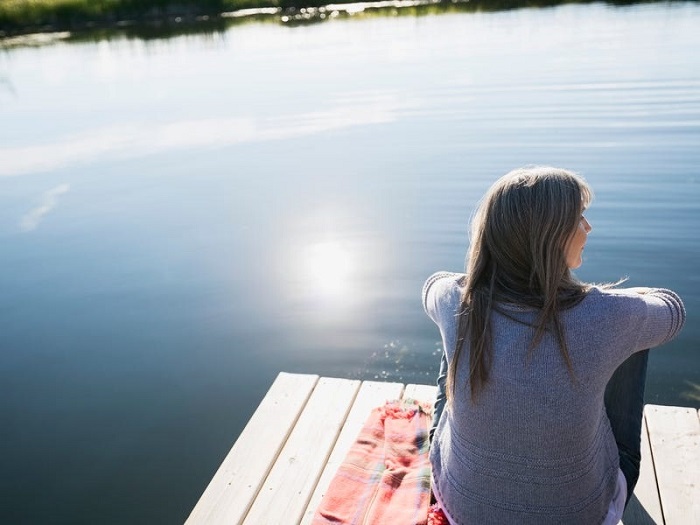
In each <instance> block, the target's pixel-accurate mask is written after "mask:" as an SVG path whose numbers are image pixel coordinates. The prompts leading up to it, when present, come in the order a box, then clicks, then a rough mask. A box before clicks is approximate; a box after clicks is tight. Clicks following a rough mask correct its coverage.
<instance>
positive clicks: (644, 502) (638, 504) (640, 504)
mask: <svg viewBox="0 0 700 525" xmlns="http://www.w3.org/2000/svg"><path fill="white" fill-rule="evenodd" d="M663 522H664V517H663V514H662V512H661V502H660V501H659V489H658V487H657V485H656V470H655V469H654V460H653V458H652V455H651V446H650V445H649V434H648V430H647V422H646V416H643V417H642V462H641V464H640V471H639V481H637V486H636V487H635V488H634V494H632V498H631V499H630V502H629V504H628V505H627V508H626V509H625V514H624V516H623V517H622V523H623V524H625V525H656V524H658V525H661V524H663Z"/></svg>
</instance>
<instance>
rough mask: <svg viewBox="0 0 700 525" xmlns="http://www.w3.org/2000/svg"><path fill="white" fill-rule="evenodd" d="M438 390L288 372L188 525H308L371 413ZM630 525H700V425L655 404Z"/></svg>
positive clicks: (693, 415) (687, 411)
mask: <svg viewBox="0 0 700 525" xmlns="http://www.w3.org/2000/svg"><path fill="white" fill-rule="evenodd" d="M435 391H436V389H435V387H434V386H428V385H406V386H404V385H402V384H400V383H381V382H374V381H356V380H349V379H337V378H328V377H321V378H319V377H318V376H316V375H305V374H287V373H281V374H279V376H278V377H277V379H276V380H275V382H274V383H273V385H272V387H271V388H270V390H269V391H268V393H267V395H266V396H265V398H264V399H263V400H262V402H261V403H260V406H259V407H258V409H257V410H256V412H255V413H254V414H253V417H252V418H251V419H250V421H249V422H248V425H247V426H246V427H245V429H244V431H243V433H242V434H241V436H240V437H239V438H238V440H237V441H236V443H235V444H234V445H233V448H232V449H231V451H230V452H229V453H228V455H227V456H226V458H225V459H224V461H223V463H222V464H221V466H220V467H219V469H218V471H217V472H216V474H215V475H214V478H213V479H212V480H211V482H210V483H209V486H208V487H207V488H206V490H205V491H204V493H203V494H202V497H201V498H200V499H199V502H198V503H197V505H196V506H195V508H194V509H193V510H192V513H191V514H190V516H189V518H188V519H187V522H186V524H187V525H195V524H219V523H221V524H245V525H287V524H289V525H292V524H308V523H310V522H311V519H312V518H313V514H314V511H315V509H316V507H317V506H318V504H319V502H320V501H321V498H322V496H323V494H324V491H325V490H326V488H327V487H328V485H329V484H330V481H331V479H332V478H333V476H334V474H335V471H336V469H337V468H338V466H339V465H340V463H341V462H342V461H343V459H344V458H345V455H346V453H347V451H348V450H349V449H350V446H351V445H352V443H353V442H354V440H355V438H356V437H357V434H358V433H359V431H360V429H361V428H362V425H363V424H364V422H365V420H366V419H367V416H368V415H369V414H370V411H371V410H372V409H373V408H374V407H376V406H379V405H381V404H383V403H384V402H385V401H386V400H388V399H398V398H401V397H411V398H414V399H419V400H422V401H428V402H431V403H432V400H433V399H434V397H435ZM623 523H624V525H637V524H643V525H646V524H659V525H660V524H668V525H700V419H699V414H698V411H697V410H695V409H692V408H683V407H667V406H658V405H647V406H646V407H645V410H644V426H643V432H642V467H641V474H640V478H639V483H638V484H637V487H636V489H635V493H634V495H633V498H632V501H631V502H630V505H629V506H628V508H627V511H626V512H625V516H624V518H623Z"/></svg>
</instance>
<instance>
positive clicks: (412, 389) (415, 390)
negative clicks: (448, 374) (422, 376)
mask: <svg viewBox="0 0 700 525" xmlns="http://www.w3.org/2000/svg"><path fill="white" fill-rule="evenodd" d="M435 396H437V387H436V386H433V385H406V389H405V390H404V391H403V397H404V398H406V399H407V398H412V399H417V400H418V401H424V402H426V403H429V404H430V405H432V404H433V403H434V402H435Z"/></svg>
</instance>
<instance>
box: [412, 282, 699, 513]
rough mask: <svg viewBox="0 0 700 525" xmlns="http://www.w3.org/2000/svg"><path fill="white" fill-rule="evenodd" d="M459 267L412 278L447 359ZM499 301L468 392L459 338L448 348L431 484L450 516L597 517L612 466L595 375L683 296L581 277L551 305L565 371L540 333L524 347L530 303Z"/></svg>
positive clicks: (608, 491) (603, 377)
mask: <svg viewBox="0 0 700 525" xmlns="http://www.w3.org/2000/svg"><path fill="white" fill-rule="evenodd" d="M460 277H462V275H461V274H454V273H447V272H439V273H437V274H434V275H433V276H431V277H430V278H429V279H428V280H427V281H426V283H425V285H424V287H423V306H424V308H425V311H426V312H427V313H428V315H429V316H430V318H431V319H432V320H433V321H434V322H435V323H436V324H437V325H438V327H439V329H440V333H441V336H442V341H443V345H444V349H445V356H446V359H447V362H448V363H450V362H451V361H452V358H453V356H454V350H455V343H456V333H457V320H458V317H457V313H458V312H459V308H460V296H461V292H462V290H461V288H460V286H459V284H458V281H459V279H460ZM499 308H500V309H501V310H503V312H505V313H506V314H507V315H503V314H500V313H497V312H494V313H493V314H492V322H493V328H494V330H493V333H494V346H493V349H494V352H493V362H492V368H491V372H490V377H489V381H488V383H487V384H486V386H485V388H484V389H483V390H482V391H481V393H480V394H479V398H478V400H477V402H476V403H472V402H471V400H470V397H469V393H468V392H469V388H468V376H469V370H468V363H469V355H468V348H467V347H465V349H464V351H466V352H467V353H466V354H464V356H463V358H462V359H460V363H459V369H458V370H457V381H456V393H457V394H456V395H455V399H454V400H453V403H452V405H451V407H448V408H446V409H445V411H444V412H443V414H442V416H441V417H440V421H439V423H438V427H437V430H436V432H435V438H434V440H433V443H432V445H431V451H430V460H431V463H432V468H433V479H434V486H433V490H434V491H435V492H436V493H437V495H438V497H439V499H440V501H441V502H442V503H443V505H444V506H445V509H446V511H447V512H448V514H449V515H450V516H452V518H454V519H455V520H456V524H455V525H461V524H464V525H471V524H480V525H481V524H488V523H494V524H496V523H497V524H510V523H518V524H537V525H542V524H548V523H565V524H585V525H589V524H599V523H602V521H603V519H604V518H605V515H606V513H607V510H608V507H609V504H610V501H611V499H612V497H613V493H614V491H615V486H616V479H617V472H618V467H619V459H618V450H617V446H616V444H615V439H614V437H613V435H612V431H611V429H610V422H609V421H608V418H607V416H606V413H605V408H604V405H603V394H604V391H605V386H606V384H607V382H608V380H609V379H610V377H611V376H612V374H613V372H614V371H615V369H616V368H617V367H618V366H619V365H620V364H621V363H622V362H623V361H624V360H625V359H626V358H627V357H629V356H630V355H631V354H632V353H634V352H638V351H640V350H644V349H646V348H651V347H655V346H658V345H661V344H663V343H666V342H667V341H669V340H671V339H672V338H673V337H674V336H675V335H676V334H677V333H678V332H679V331H680V329H681V327H682V325H683V322H684V320H685V309H684V307H683V303H682V302H681V300H680V298H679V297H678V296H677V295H676V294H675V293H674V292H672V291H670V290H662V289H653V290H652V291H651V292H649V293H647V294H644V295H641V294H638V293H636V292H634V291H632V290H625V289H613V290H603V289H599V288H593V289H592V290H591V291H590V292H589V293H588V294H587V295H586V297H585V298H584V299H583V301H581V303H579V304H578V305H577V306H575V307H573V308H571V309H569V310H565V311H563V312H562V314H561V319H562V322H563V325H564V328H565V330H566V337H567V345H568V347H569V354H570V356H571V361H572V364H573V369H574V374H575V378H576V381H575V382H574V381H572V379H571V377H570V375H569V372H568V371H567V369H566V365H565V364H564V361H563V359H562V357H561V354H560V352H559V349H558V346H557V344H556V341H555V340H554V338H553V337H551V334H549V333H547V334H545V337H544V339H543V340H542V342H541V343H540V344H539V346H538V347H537V348H536V349H535V350H534V352H533V353H532V355H531V356H530V357H529V358H528V357H527V354H528V345H529V342H530V341H531V338H532V335H533V334H532V333H533V329H532V328H531V327H530V325H531V324H532V323H533V322H534V320H535V315H536V311H535V310H534V309H528V308H523V307H519V306H515V305H504V304H500V305H499ZM513 318H515V319H517V321H516V320H514V319H513ZM519 321H520V322H519ZM528 323H530V325H528Z"/></svg>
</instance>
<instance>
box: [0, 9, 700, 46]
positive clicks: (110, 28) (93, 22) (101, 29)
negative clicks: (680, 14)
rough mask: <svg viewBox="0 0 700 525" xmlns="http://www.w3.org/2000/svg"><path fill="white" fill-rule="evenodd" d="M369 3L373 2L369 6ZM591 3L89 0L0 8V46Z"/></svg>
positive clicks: (152, 37)
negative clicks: (49, 35) (17, 41)
mask: <svg viewBox="0 0 700 525" xmlns="http://www.w3.org/2000/svg"><path fill="white" fill-rule="evenodd" d="M661 1H662V0H605V1H604V2H603V3H604V4H607V5H611V6H629V5H634V4H650V3H660V2H661ZM694 1H696V2H697V1H698V0H694ZM0 3H1V2H0ZM330 3H332V4H334V9H333V10H329V9H327V8H326V7H324V6H327V5H329V4H330ZM354 3H363V4H364V5H363V6H362V8H361V9H357V8H352V7H347V8H346V7H344V6H343V4H345V5H348V4H354ZM373 3H374V4H375V5H372V4H373ZM591 3H600V0H529V1H528V2H523V1H522V0H407V1H406V2H404V5H402V3H401V1H400V0H399V1H395V2H392V1H387V0H374V1H373V0H369V1H367V2H362V0H239V1H235V2H234V1H231V0H198V1H197V2H191V1H190V2H187V1H185V2H179V3H177V2H173V3H172V4H171V3H170V2H167V1H165V2H164V1H162V0H143V1H140V2H130V1H126V0H121V1H117V2H114V3H113V4H112V7H109V5H108V4H107V3H102V2H95V3H94V4H90V3H85V4H84V5H83V4H76V7H66V6H64V8H62V9H61V10H57V9H54V8H51V7H48V6H47V5H43V4H41V2H40V3H39V6H40V7H41V9H35V10H33V11H31V13H29V12H27V14H24V15H21V14H18V13H15V14H14V15H12V16H10V15H9V14H8V12H3V11H2V10H1V9H0V47H1V46H2V36H10V35H12V34H27V33H31V32H35V31H37V30H45V29H44V28H47V27H48V28H51V30H54V31H55V30H71V31H78V32H77V33H73V34H72V35H71V36H70V38H69V40H71V41H91V40H108V39H110V38H115V37H119V38H123V37H126V38H134V39H140V40H152V39H163V38H169V37H174V36H183V35H188V34H197V35H202V34H204V35H206V34H210V35H212V36H217V35H219V34H220V33H223V32H224V31H225V30H226V29H228V28H230V27H231V26H233V25H239V24H244V23H248V22H252V21H257V22H259V21H269V22H274V23H284V24H309V23H319V22H324V21H326V20H329V19H331V18H336V17H350V16H352V17H360V18H362V17H368V16H425V15H435V14H443V13H455V12H465V13H468V12H493V11H507V10H513V9H519V8H524V7H528V8H533V7H553V6H557V5H562V4H591ZM405 4H408V5H405ZM90 5H92V7H90ZM81 6H82V7H81ZM85 6H88V7H85ZM242 8H245V9H247V10H248V11H250V13H246V14H243V15H242V16H239V15H238V14H236V15H234V16H226V14H230V11H231V10H232V9H242ZM227 12H229V13H227ZM221 13H224V16H220V15H221ZM241 13H242V11H241Z"/></svg>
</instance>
